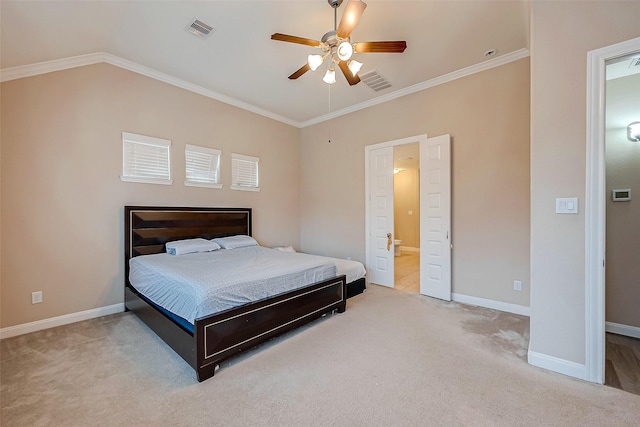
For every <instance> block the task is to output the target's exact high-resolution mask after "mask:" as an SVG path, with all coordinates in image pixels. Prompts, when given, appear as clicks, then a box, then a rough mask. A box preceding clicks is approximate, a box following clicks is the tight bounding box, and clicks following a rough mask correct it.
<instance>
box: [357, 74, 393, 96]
mask: <svg viewBox="0 0 640 427" xmlns="http://www.w3.org/2000/svg"><path fill="white" fill-rule="evenodd" d="M360 80H361V81H363V82H365V84H366V85H367V86H369V87H370V88H371V89H373V90H375V91H376V92H379V91H381V90H383V89H386V88H388V87H391V83H389V81H388V80H387V78H386V77H384V76H383V75H382V74H380V73H378V71H377V70H371V71H369V72H366V73H364V74H360Z"/></svg>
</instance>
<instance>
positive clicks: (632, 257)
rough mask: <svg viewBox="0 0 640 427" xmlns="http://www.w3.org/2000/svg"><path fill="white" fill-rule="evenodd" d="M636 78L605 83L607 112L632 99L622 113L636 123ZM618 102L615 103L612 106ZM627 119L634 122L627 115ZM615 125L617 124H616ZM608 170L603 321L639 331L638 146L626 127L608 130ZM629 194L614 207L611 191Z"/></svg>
mask: <svg viewBox="0 0 640 427" xmlns="http://www.w3.org/2000/svg"><path fill="white" fill-rule="evenodd" d="M638 88H640V74H636V75H633V76H628V77H624V78H620V79H615V80H610V81H608V82H607V88H606V91H607V96H606V98H607V105H606V109H607V111H608V112H609V111H612V110H615V111H620V109H619V108H620V107H618V108H616V109H614V108H613V107H614V105H612V103H613V102H625V100H624V98H622V99H620V98H618V96H617V95H619V94H626V95H631V97H632V100H631V101H629V100H626V103H627V104H626V110H625V113H626V112H631V113H632V114H636V116H635V117H636V118H635V119H634V120H640V109H638V106H639V104H640V99H638V98H640V97H638V96H637V94H638ZM618 99H620V101H617V100H618ZM631 117H634V116H633V115H631ZM615 122H616V123H617V122H618V120H615ZM605 144H606V171H607V185H606V194H607V214H606V217H607V228H606V238H607V241H606V254H607V269H606V278H605V283H606V285H605V288H606V298H605V301H606V309H605V313H606V320H607V322H613V323H618V324H621V325H627V326H634V327H636V328H640V307H638V303H639V302H640V262H638V260H639V258H638V254H640V143H638V142H632V141H629V139H627V128H626V127H612V128H608V129H607V134H606V142H605ZM622 188H630V189H631V195H632V197H631V201H628V202H613V201H612V199H611V190H613V189H622Z"/></svg>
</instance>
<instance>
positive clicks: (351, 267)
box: [327, 258, 367, 283]
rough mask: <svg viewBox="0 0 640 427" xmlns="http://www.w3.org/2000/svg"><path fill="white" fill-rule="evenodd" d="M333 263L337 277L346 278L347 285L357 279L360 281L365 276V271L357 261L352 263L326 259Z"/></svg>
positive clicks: (343, 260) (346, 260) (338, 259)
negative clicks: (343, 276) (342, 276)
mask: <svg viewBox="0 0 640 427" xmlns="http://www.w3.org/2000/svg"><path fill="white" fill-rule="evenodd" d="M327 259H330V260H331V261H333V263H334V264H335V265H336V268H337V269H338V276H340V275H343V274H344V275H345V276H347V283H351V282H355V281H356V280H358V279H362V278H363V277H365V276H366V275H367V270H366V269H365V268H364V265H362V263H360V262H358V261H352V260H348V259H341V258H327Z"/></svg>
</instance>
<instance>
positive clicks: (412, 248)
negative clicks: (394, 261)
mask: <svg viewBox="0 0 640 427" xmlns="http://www.w3.org/2000/svg"><path fill="white" fill-rule="evenodd" d="M400 250H401V251H406V252H420V248H414V247H413V246H400Z"/></svg>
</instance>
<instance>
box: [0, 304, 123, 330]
mask: <svg viewBox="0 0 640 427" xmlns="http://www.w3.org/2000/svg"><path fill="white" fill-rule="evenodd" d="M123 311H124V303H120V304H114V305H108V306H106V307H100V308H94V309H92V310H86V311H80V312H78V313H71V314H65V315H64V316H57V317H52V318H50V319H43V320H38V321H35V322H29V323H23V324H22V325H16V326H9V327H7V328H2V329H0V339H4V338H11V337H15V336H18V335H23V334H28V333H30V332H36V331H40V330H42V329H49V328H55V327H56V326H62V325H68V324H69V323H75V322H80V321H82V320H89V319H95V318H96V317H102V316H107V315H109V314H115V313H121V312H123Z"/></svg>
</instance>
